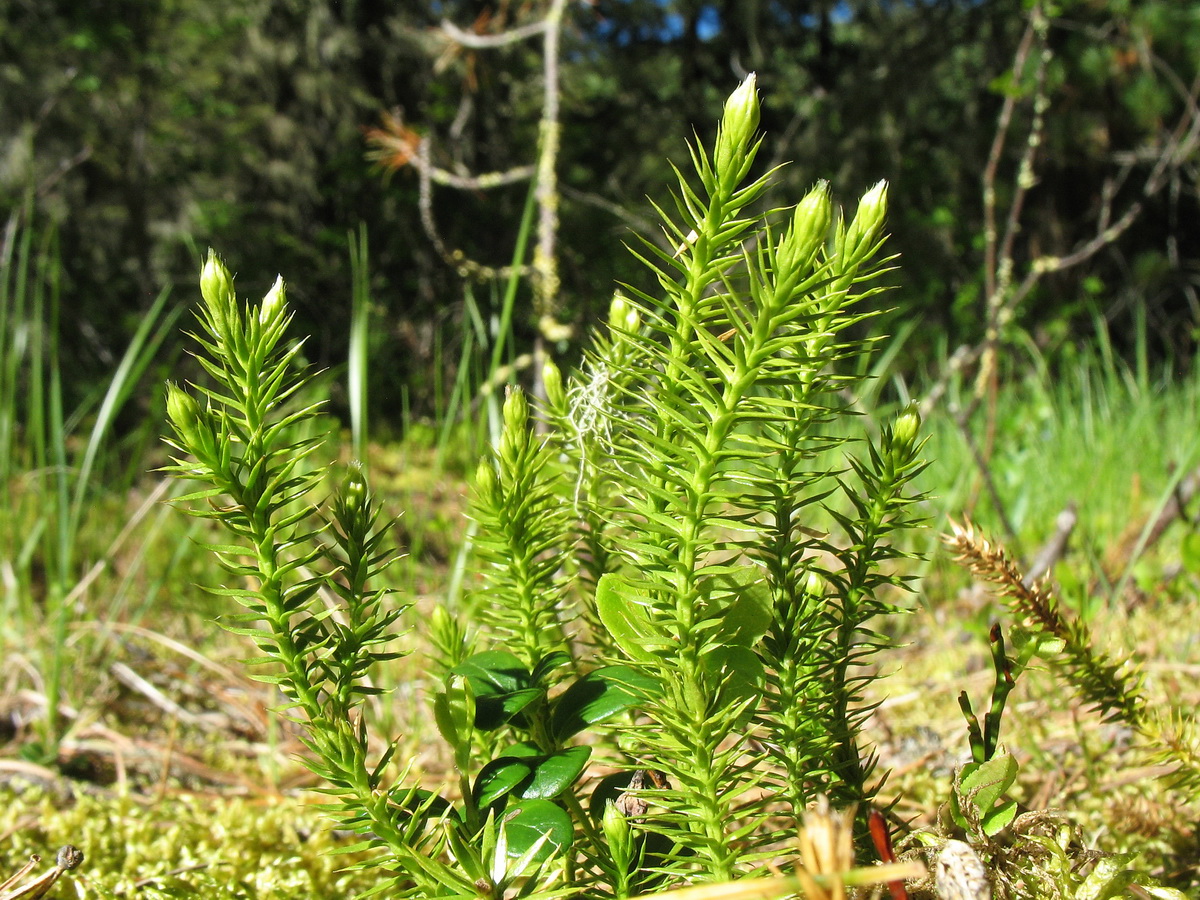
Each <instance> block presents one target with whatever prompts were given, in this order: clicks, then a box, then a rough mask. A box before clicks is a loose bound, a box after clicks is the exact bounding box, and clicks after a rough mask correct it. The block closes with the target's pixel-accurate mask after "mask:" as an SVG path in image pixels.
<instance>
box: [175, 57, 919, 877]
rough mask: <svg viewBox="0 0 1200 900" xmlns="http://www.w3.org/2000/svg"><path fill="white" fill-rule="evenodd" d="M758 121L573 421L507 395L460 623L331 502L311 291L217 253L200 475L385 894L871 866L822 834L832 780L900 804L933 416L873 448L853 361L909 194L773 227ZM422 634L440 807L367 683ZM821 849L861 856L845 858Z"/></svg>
mask: <svg viewBox="0 0 1200 900" xmlns="http://www.w3.org/2000/svg"><path fill="white" fill-rule="evenodd" d="M757 124H758V98H757V94H756V92H755V84H754V79H753V78H750V79H749V80H747V82H746V83H744V84H743V85H742V86H741V87H740V88H738V90H737V91H735V92H734V94H733V95H732V96H731V97H730V98H729V100H728V101H727V103H726V106H725V111H724V116H723V119H722V121H721V125H720V128H719V130H718V132H717V136H716V139H715V142H714V144H713V146H712V148H711V149H706V148H705V147H702V146H699V145H698V146H695V147H693V148H692V151H691V161H692V167H693V169H694V172H695V174H694V178H693V177H685V176H684V175H683V174H682V173H680V178H679V191H678V193H677V195H676V198H675V206H674V209H673V210H672V211H666V210H660V211H659V212H660V213H661V215H662V218H663V223H664V227H665V229H666V230H667V232H668V234H670V235H671V237H672V240H673V243H674V244H675V246H676V249H675V250H674V252H663V251H661V250H659V249H656V248H655V247H654V246H652V245H650V244H645V245H643V246H642V248H641V249H640V251H639V257H640V258H641V259H642V261H643V262H644V263H645V264H646V266H647V269H648V271H649V273H650V281H651V282H652V285H653V286H652V287H646V288H636V287H632V286H631V287H626V288H625V289H624V294H623V295H621V296H619V297H618V298H617V299H615V300H614V302H613V305H612V308H611V312H610V315H609V322H608V327H607V329H605V331H604V333H603V334H601V335H598V336H597V338H596V342H595V346H594V347H593V349H592V350H591V351H590V353H589V354H588V355H587V358H586V360H585V362H584V364H583V366H582V367H581V369H580V370H579V371H578V372H575V373H571V374H570V375H567V376H564V375H563V374H562V373H561V372H560V371H559V370H558V369H557V368H556V367H554V366H553V365H548V366H547V367H546V370H545V372H544V378H545V386H546V394H547V403H546V405H545V408H544V409H532V408H531V407H530V405H529V403H528V402H527V401H526V399H525V397H524V395H523V393H522V392H521V391H520V390H517V389H513V390H511V391H510V392H509V394H508V396H507V399H506V400H505V402H504V404H503V409H502V411H501V422H500V426H501V427H500V434H499V439H498V440H497V442H496V443H495V446H494V447H493V448H492V451H491V453H490V454H489V458H488V459H486V460H485V461H484V462H483V463H482V464H481V465H480V467H479V469H478V472H477V474H476V478H475V491H474V495H473V501H472V511H471V516H472V518H473V520H474V521H475V522H476V523H477V524H478V531H477V535H476V538H475V553H474V565H475V572H476V576H477V577H476V579H475V581H474V584H475V585H476V591H475V593H474V595H473V596H472V597H471V598H470V600H469V602H468V603H467V604H466V607H465V608H466V609H467V611H468V614H467V615H466V616H464V617H462V618H459V617H458V616H457V615H456V614H455V611H454V610H453V609H451V608H448V607H444V606H443V607H438V608H437V609H435V610H434V612H433V613H432V615H430V616H429V617H428V618H425V619H422V620H421V621H420V622H417V621H415V620H411V619H410V618H409V617H408V616H407V615H406V612H405V609H406V607H405V604H404V603H403V602H401V601H398V600H397V599H396V598H395V597H393V596H392V595H391V593H390V592H389V591H388V590H387V585H388V575H387V571H388V567H389V565H390V564H391V562H392V560H393V558H394V555H393V552H392V551H391V549H390V548H389V547H388V546H387V536H388V533H389V530H388V523H387V522H386V521H384V520H383V519H381V517H380V514H379V512H378V506H377V503H376V500H375V498H374V497H373V495H372V492H371V491H370V489H369V488H368V487H367V484H366V482H365V480H364V478H363V476H362V473H361V470H359V469H355V468H352V469H351V471H350V472H349V474H348V475H347V476H345V477H344V478H343V479H342V480H341V487H340V488H338V489H337V490H335V492H334V494H333V497H332V499H331V500H330V501H329V502H328V503H327V504H321V503H319V502H318V500H317V497H318V496H319V495H320V494H321V493H323V492H324V490H325V488H324V485H325V484H326V483H328V479H326V478H325V477H323V473H322V470H323V469H324V468H325V467H324V466H323V465H322V464H321V463H320V461H319V460H318V457H317V454H318V452H319V444H318V442H317V441H316V440H315V439H313V438H311V437H307V436H306V435H309V434H312V433H314V432H313V430H312V429H311V428H307V427H306V423H309V422H311V421H313V420H314V419H316V418H317V417H319V416H320V415H321V411H320V409H319V408H318V407H317V406H314V405H311V404H307V405H306V404H304V403H301V402H298V398H300V397H302V396H303V392H302V388H303V386H304V384H305V379H306V377H307V376H306V374H305V372H304V370H303V368H302V367H300V366H299V365H298V360H299V348H300V342H298V341H296V340H294V339H293V338H291V337H289V336H288V325H289V320H290V313H289V312H288V306H287V300H286V292H285V288H284V285H283V283H282V281H279V282H277V283H276V285H275V287H273V288H272V290H271V291H270V292H269V293H268V294H267V295H266V297H265V298H264V299H263V300H262V302H261V303H259V304H245V303H243V302H241V301H239V300H238V299H237V297H236V294H235V291H234V285H233V281H232V279H231V277H230V276H229V274H228V272H227V270H226V269H225V268H224V266H223V265H222V264H221V263H220V261H219V260H218V259H217V258H216V257H215V255H210V257H209V259H208V261H207V262H206V264H205V266H204V269H203V272H202V274H201V279H200V282H201V293H202V295H203V305H202V306H201V308H200V310H199V312H198V318H197V321H198V329H197V332H196V340H197V343H198V348H199V350H198V358H199V360H200V362H201V363H202V365H203V366H204V368H205V370H206V371H207V373H208V376H209V378H210V381H209V382H208V383H207V384H204V385H196V386H194V387H193V388H190V389H185V388H184V387H180V386H177V385H171V386H170V388H169V397H168V412H169V416H170V421H171V426H172V432H173V433H172V437H171V443H172V444H173V446H174V448H175V451H176V462H175V465H174V466H173V467H172V468H173V471H175V473H176V474H178V475H179V476H181V477H183V478H186V479H188V480H189V481H190V482H192V483H193V484H194V487H195V489H194V490H193V491H192V492H191V493H190V494H189V495H188V496H186V497H185V498H183V502H184V503H185V505H186V506H187V508H188V509H189V510H190V511H191V512H192V513H193V514H195V515H198V516H201V517H204V518H207V519H211V520H214V521H215V522H216V523H217V524H219V525H220V526H221V527H222V528H223V531H224V534H225V535H226V536H225V537H224V538H223V539H217V540H214V542H213V543H212V544H211V549H212V550H213V552H214V554H215V555H216V558H217V559H218V561H219V562H220V563H221V565H222V566H223V567H224V569H225V571H226V572H227V574H228V576H229V582H228V584H227V586H226V587H224V588H222V589H221V590H220V593H221V594H222V595H224V596H227V597H228V598H229V600H230V601H231V602H233V603H235V604H237V605H238V606H240V611H238V612H235V613H231V614H230V615H229V616H227V617H226V620H225V624H226V626H227V627H228V628H230V629H232V630H233V631H235V632H238V633H241V634H244V635H246V636H247V637H248V638H249V639H250V640H251V641H253V642H254V643H255V644H256V646H257V647H258V649H259V655H258V656H256V657H254V658H252V659H251V660H250V661H249V662H250V663H251V664H252V665H254V666H255V667H256V669H257V671H258V672H259V673H260V674H259V676H258V677H260V678H261V679H262V680H264V681H267V682H269V683H272V684H275V685H278V687H279V689H280V690H281V691H282V694H283V696H284V697H285V702H286V706H287V708H288V710H289V715H291V716H294V717H295V718H296V719H297V720H299V721H300V722H301V723H303V726H304V728H305V733H306V735H307V737H306V744H307V746H308V749H309V751H310V755H309V759H308V764H309V765H310V767H311V768H312V769H313V770H314V771H315V772H316V773H317V774H318V775H320V776H321V778H322V780H323V783H324V786H323V790H324V791H325V792H326V793H327V794H328V795H329V797H330V802H329V804H328V809H329V811H330V812H331V813H332V814H333V815H334V816H335V817H336V818H337V819H338V820H340V821H341V822H342V823H343V824H344V825H346V826H347V827H350V828H353V829H355V830H356V831H359V832H360V833H362V834H363V836H364V845H367V846H374V847H377V848H379V850H380V852H381V856H380V858H379V873H380V876H379V877H380V879H381V883H380V889H381V890H383V889H390V890H394V891H398V892H400V893H401V894H403V895H405V896H424V897H431V896H454V897H493V898H500V897H509V896H511V897H518V896H520V897H538V898H551V897H564V896H572V895H582V896H594V897H626V896H632V895H634V894H637V893H640V892H644V891H646V890H649V889H658V888H666V887H674V886H679V885H685V884H689V883H693V882H708V881H725V880H728V879H733V878H745V877H747V876H755V875H759V876H766V875H768V874H769V873H774V872H777V870H776V869H775V866H776V865H792V864H793V863H795V864H797V865H802V866H803V867H804V868H803V869H802V874H801V875H797V876H796V877H791V876H781V877H779V878H777V879H773V880H772V881H771V883H770V884H771V887H770V888H763V891H764V892H767V893H771V892H778V893H789V892H794V891H796V890H798V889H799V888H800V886H801V883H802V879H808V880H807V881H805V882H803V883H804V884H806V885H817V884H829V883H830V882H831V881H837V880H846V881H849V882H853V881H858V882H860V883H861V881H862V880H864V878H866V879H869V878H870V877H871V876H863V875H861V874H859V875H856V874H854V873H849V874H847V873H846V872H845V871H844V870H846V869H848V868H849V867H850V865H851V861H850V854H849V852H848V848H849V846H850V845H849V840H850V839H849V830H848V829H849V828H850V823H851V821H853V816H840V817H828V816H826V817H825V818H823V819H822V820H821V821H822V822H824V823H825V824H823V825H821V826H820V828H822V829H825V831H823V832H822V834H823V836H822V837H819V838H817V837H814V834H815V832H814V831H813V829H817V828H818V826H816V825H813V824H811V823H810V824H809V825H802V824H801V822H802V820H803V819H804V816H805V810H806V808H807V807H808V806H809V805H810V804H812V803H813V802H814V801H815V800H816V798H817V797H818V795H826V796H828V797H830V798H832V799H833V801H834V802H835V804H837V805H840V806H846V805H850V804H855V803H860V802H864V801H869V800H870V799H871V797H872V796H873V793H874V791H875V790H876V788H877V786H878V782H879V778H880V776H879V774H878V773H877V772H876V771H875V768H874V764H873V756H872V754H871V752H870V749H869V747H867V746H866V745H865V741H864V738H863V736H862V733H861V732H862V725H863V721H864V717H865V716H866V714H867V712H868V710H867V709H865V708H864V705H863V700H862V697H863V688H864V686H865V684H866V683H867V682H868V681H869V680H870V679H871V678H872V677H875V676H874V675H873V672H874V670H872V669H870V668H868V667H867V664H868V663H870V662H872V661H873V660H875V659H876V658H877V656H878V655H879V654H880V653H882V652H884V651H886V649H887V647H888V641H887V639H886V638H885V637H884V636H883V631H882V629H881V628H880V627H879V620H880V619H881V618H882V617H887V616H890V615H894V614H896V613H898V612H901V611H902V607H901V606H900V605H899V604H900V600H901V598H902V596H903V595H902V593H901V592H900V591H899V590H898V588H902V586H903V574H902V571H901V569H902V565H903V553H901V552H900V551H898V550H897V549H896V546H895V543H894V538H895V537H896V536H897V535H898V534H900V533H903V532H904V531H905V530H907V529H909V528H911V527H912V526H913V525H914V524H915V518H914V515H913V510H912V504H913V502H914V500H915V499H916V496H915V494H914V492H913V490H912V486H911V482H912V479H913V478H914V476H915V475H916V474H917V473H918V472H919V471H920V469H921V468H922V463H921V462H920V458H919V454H920V447H921V443H922V442H921V438H920V433H919V432H920V420H919V417H918V416H917V415H916V413H915V412H913V411H911V410H909V411H905V412H903V413H902V414H901V415H900V416H899V417H898V418H896V420H895V421H894V422H891V423H888V424H885V425H883V427H882V428H881V429H879V432H878V435H877V437H875V438H873V439H870V440H868V439H865V438H863V437H862V432H863V429H862V428H861V427H860V420H858V419H856V418H855V417H853V416H851V415H849V414H848V412H847V410H846V408H845V400H844V399H843V398H844V396H845V394H846V393H847V392H851V393H852V392H853V390H854V386H855V384H854V380H853V377H852V376H849V375H842V374H840V372H841V371H842V369H843V368H849V369H851V370H852V367H847V366H844V365H843V363H844V361H845V360H846V359H847V358H848V357H850V356H855V355H857V354H859V353H860V352H861V349H862V348H861V347H860V346H859V345H858V344H857V343H856V341H855V340H854V339H852V338H850V337H848V336H847V330H848V329H849V327H850V326H851V325H853V324H854V323H856V322H857V321H859V320H860V319H861V318H862V317H864V316H866V315H869V314H870V313H871V307H870V306H869V305H868V304H867V303H866V301H867V300H868V299H869V298H871V297H872V296H873V295H874V294H875V293H876V289H875V288H873V287H872V286H871V279H872V277H873V276H874V275H875V274H876V273H877V272H878V271H879V269H880V267H881V265H884V264H886V260H884V259H881V258H880V255H879V254H880V250H881V247H882V244H883V222H884V216H885V211H886V203H887V192H886V188H885V186H884V185H883V184H880V185H877V186H876V187H874V188H873V189H871V190H870V191H868V192H867V194H866V195H865V196H864V197H863V198H862V200H861V201H860V203H859V205H858V209H857V211H856V213H855V214H854V216H853V217H852V218H850V219H849V220H848V221H847V220H845V219H843V218H842V217H841V215H840V213H839V211H838V210H837V208H836V207H835V206H834V204H833V203H832V201H831V199H830V196H829V190H828V188H827V186H826V185H825V184H824V183H820V184H818V185H817V186H816V187H814V188H813V190H812V191H811V192H809V194H808V195H807V196H805V197H804V198H802V199H801V201H800V202H799V203H798V204H797V205H796V206H794V207H792V208H790V209H786V210H775V211H771V212H768V213H764V212H761V211H759V209H758V202H759V201H760V200H761V198H762V197H763V196H764V192H765V190H766V188H767V185H768V184H769V180H770V177H771V176H770V173H767V174H766V175H763V176H761V177H751V174H752V172H753V171H754V168H755V158H756V154H757V151H758V148H759V139H758V138H757V137H756V128H757ZM538 415H541V416H542V417H543V418H544V420H545V424H546V426H547V427H546V431H547V433H546V435H545V436H542V435H541V434H539V429H536V428H534V421H535V417H536V416H538ZM835 451H836V452H835ZM818 458H820V459H836V465H834V466H830V467H821V466H818V465H816V460H817V459H818ZM405 622H407V623H408V627H420V628H422V629H423V630H425V631H426V636H427V638H428V641H429V644H430V645H431V647H432V662H431V666H432V671H433V673H434V676H435V678H436V679H437V681H438V683H439V688H438V690H437V691H436V695H435V697H434V702H433V713H434V718H435V720H436V723H437V728H438V731H439V733H440V735H441V737H442V739H443V740H444V741H445V743H446V745H447V752H448V755H449V757H450V758H451V759H452V760H453V766H454V778H453V779H452V781H453V784H452V785H451V786H450V787H449V788H448V789H446V790H444V791H442V792H435V791H431V790H429V789H427V788H426V787H423V786H422V785H421V784H420V783H419V781H418V780H417V778H416V777H415V776H414V774H413V773H411V772H410V764H409V763H407V762H405V761H404V760H398V759H396V758H395V748H396V746H397V743H396V741H395V740H394V736H390V735H384V736H380V737H382V741H375V742H373V741H372V740H371V738H372V729H371V723H370V722H368V716H369V707H368V706H367V704H366V703H365V702H364V701H365V700H366V699H367V698H368V697H370V696H371V695H372V694H375V693H377V692H378V691H379V690H380V687H379V686H377V685H376V684H375V681H374V680H373V679H372V678H371V673H372V672H373V671H375V669H376V666H377V665H378V664H379V663H382V662H385V661H387V660H390V659H393V658H394V657H395V656H396V655H397V654H400V653H403V652H404V651H403V650H400V649H397V648H396V647H395V645H394V643H393V642H394V640H395V638H396V637H397V635H398V632H399V630H400V629H401V628H402V627H404V623H405ZM604 773H607V774H604ZM814 821H815V820H814ZM802 829H803V831H804V833H805V834H806V835H807V836H808V837H807V839H806V841H800V842H797V841H796V837H797V834H798V833H799V832H800V831H801V830H802ZM835 832H836V834H835ZM814 846H822V847H834V846H836V847H841V848H845V852H838V853H837V854H834V855H833V856H832V857H829V858H828V861H827V866H828V868H826V869H825V870H824V871H822V870H821V865H822V864H821V863H820V862H819V859H818V858H821V859H823V858H825V857H824V856H822V855H821V854H815V853H813V852H810V851H812V848H813V847H814ZM805 848H808V849H807V850H806V849H805ZM891 877H893V878H894V877H898V876H897V871H896V870H893V871H892V872H891Z"/></svg>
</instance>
